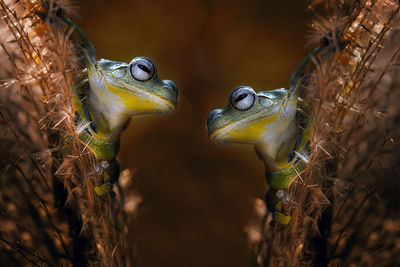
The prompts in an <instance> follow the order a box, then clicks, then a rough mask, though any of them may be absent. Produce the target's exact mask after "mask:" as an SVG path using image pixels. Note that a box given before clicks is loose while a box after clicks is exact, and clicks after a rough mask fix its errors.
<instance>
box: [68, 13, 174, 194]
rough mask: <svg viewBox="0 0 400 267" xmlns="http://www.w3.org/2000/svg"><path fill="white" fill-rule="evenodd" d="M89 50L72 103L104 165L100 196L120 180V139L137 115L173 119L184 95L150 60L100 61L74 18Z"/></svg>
mask: <svg viewBox="0 0 400 267" xmlns="http://www.w3.org/2000/svg"><path fill="white" fill-rule="evenodd" d="M64 21H66V22H67V23H68V24H70V25H71V26H73V27H74V28H75V32H76V33H77V35H78V37H79V40H80V43H81V44H82V47H83V54H84V56H85V62H86V63H85V64H86V68H85V69H83V70H82V71H81V73H79V74H78V75H77V79H76V83H75V87H74V88H73V90H72V98H73V103H74V109H75V124H76V128H77V133H78V135H79V139H80V140H81V141H82V142H84V143H85V145H86V146H87V147H88V148H89V149H90V150H91V151H93V153H94V154H95V156H96V157H97V158H98V159H99V160H101V161H102V164H101V168H100V171H101V172H102V175H103V178H104V182H105V183H104V184H101V185H98V186H96V187H95V191H96V193H97V194H98V195H103V194H105V193H107V192H110V191H112V185H113V183H114V182H115V181H116V180H117V178H118V175H119V165H118V162H117V160H116V157H117V155H118V151H119V140H120V136H121V133H122V131H123V130H124V129H125V128H126V126H127V125H128V123H129V120H130V117H131V116H132V115H139V114H149V113H158V114H167V113H170V112H172V111H174V110H175V108H176V105H177V101H178V90H177V87H176V85H175V83H174V82H172V81H169V80H160V79H159V78H158V76H157V73H156V68H155V66H154V64H153V63H152V62H151V61H150V60H149V59H147V58H144V57H137V58H134V59H133V60H132V61H131V62H130V63H129V64H128V63H125V62H116V61H111V60H106V59H101V60H98V61H97V60H96V59H95V52H94V48H93V46H92V44H91V43H90V42H89V41H88V39H87V38H86V35H85V34H84V33H83V32H82V31H81V30H80V29H79V28H78V27H77V26H76V25H75V24H74V23H73V22H72V21H71V20H69V19H68V18H64Z"/></svg>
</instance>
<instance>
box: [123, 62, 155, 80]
mask: <svg viewBox="0 0 400 267" xmlns="http://www.w3.org/2000/svg"><path fill="white" fill-rule="evenodd" d="M129 73H130V74H131V75H132V77H133V78H134V79H135V80H138V81H140V82H145V81H148V80H150V79H151V78H153V77H154V75H155V74H156V67H155V66H154V64H153V62H151V61H150V59H147V58H145V57H137V58H134V59H132V61H131V63H129Z"/></svg>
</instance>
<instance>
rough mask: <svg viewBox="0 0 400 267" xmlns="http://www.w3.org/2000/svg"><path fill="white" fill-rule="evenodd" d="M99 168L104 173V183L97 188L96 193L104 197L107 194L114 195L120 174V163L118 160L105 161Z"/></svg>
mask: <svg viewBox="0 0 400 267" xmlns="http://www.w3.org/2000/svg"><path fill="white" fill-rule="evenodd" d="M98 168H99V170H100V172H101V173H102V177H103V181H104V183H103V184H100V185H97V186H95V188H94V191H95V192H96V194H97V195H98V196H103V195H105V194H107V193H110V194H114V191H113V186H114V183H115V182H117V180H118V177H119V173H120V166H119V163H118V161H117V160H116V159H112V160H109V161H103V162H102V163H101V165H100V166H98Z"/></svg>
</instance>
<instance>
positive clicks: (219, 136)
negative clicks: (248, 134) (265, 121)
mask: <svg viewBox="0 0 400 267" xmlns="http://www.w3.org/2000/svg"><path fill="white" fill-rule="evenodd" d="M259 118H260V114H259V113H258V114H254V115H252V116H250V117H247V118H244V119H241V120H239V121H237V122H234V123H232V124H227V125H225V126H222V127H220V128H217V129H215V130H212V129H211V131H210V127H209V124H210V123H212V122H214V121H215V120H216V119H218V116H217V117H216V118H215V119H214V120H213V121H210V122H209V123H207V128H208V129H209V138H210V139H211V141H213V142H214V143H225V142H229V134H230V133H231V132H233V131H235V130H238V129H239V128H243V132H244V131H246V126H247V125H248V124H250V123H252V122H253V121H256V120H258V119H259ZM249 142H250V140H249Z"/></svg>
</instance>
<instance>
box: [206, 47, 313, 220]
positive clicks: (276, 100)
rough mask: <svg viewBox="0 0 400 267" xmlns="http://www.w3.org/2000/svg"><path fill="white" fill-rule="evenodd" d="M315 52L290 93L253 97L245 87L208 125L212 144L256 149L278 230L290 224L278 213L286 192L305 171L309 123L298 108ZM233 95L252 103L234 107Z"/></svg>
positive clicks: (215, 112)
mask: <svg viewBox="0 0 400 267" xmlns="http://www.w3.org/2000/svg"><path fill="white" fill-rule="evenodd" d="M318 51H319V49H315V50H313V51H312V52H311V53H310V54H309V55H308V56H307V57H306V58H305V59H304V60H303V61H302V63H301V64H300V65H299V67H298V68H297V69H296V71H295V72H294V74H293V75H292V77H291V81H290V89H289V90H286V89H276V90H270V91H264V92H259V93H256V92H254V91H253V90H252V89H251V88H249V87H239V88H237V89H236V90H234V91H233V92H232V94H231V96H230V97H229V101H228V105H227V106H226V107H225V109H223V110H222V109H217V110H213V111H211V112H210V114H209V115H208V119H207V128H208V134H209V137H210V139H211V140H212V141H213V142H215V143H244V144H251V145H254V146H255V148H256V151H257V153H258V155H259V156H260V158H261V159H262V160H263V161H264V163H265V169H266V179H267V183H268V186H269V190H268V191H267V194H266V205H267V208H268V210H270V211H271V212H272V213H273V218H274V221H277V222H280V223H281V224H288V223H289V222H290V216H288V215H287V214H285V213H286V212H285V211H284V208H283V206H284V204H285V202H287V198H288V197H287V196H288V194H287V189H288V188H289V186H290V184H291V183H292V182H293V180H294V179H295V178H296V177H297V176H298V173H300V172H301V171H302V170H304V168H305V167H306V161H307V156H308V155H307V154H308V153H307V148H306V146H307V143H308V142H309V140H310V137H311V122H312V118H311V117H310V116H309V115H306V113H307V112H305V111H304V109H303V107H302V105H301V104H300V103H301V101H300V100H301V98H300V97H301V95H302V94H303V92H302V91H303V90H302V86H301V84H302V74H303V72H304V69H305V67H306V65H307V63H308V62H309V60H310V59H311V57H312V56H313V55H315V54H316V53H318ZM241 88H242V89H241ZM243 88H244V89H243ZM243 90H245V91H243ZM235 92H245V93H246V94H243V95H242V96H243V97H245V96H246V95H254V97H255V99H256V100H255V101H254V103H253V104H252V105H249V107H247V106H246V109H244V110H242V109H240V108H238V106H237V104H235V101H236V100H238V99H239V100H240V98H235ZM237 94H240V93H237ZM247 97H249V96H247ZM235 99H236V100H235ZM238 102H240V101H238Z"/></svg>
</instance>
